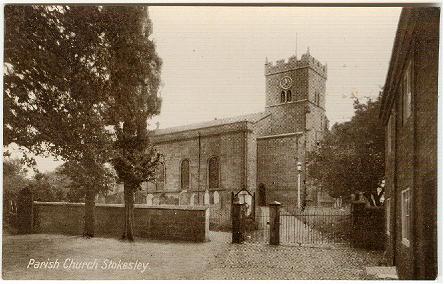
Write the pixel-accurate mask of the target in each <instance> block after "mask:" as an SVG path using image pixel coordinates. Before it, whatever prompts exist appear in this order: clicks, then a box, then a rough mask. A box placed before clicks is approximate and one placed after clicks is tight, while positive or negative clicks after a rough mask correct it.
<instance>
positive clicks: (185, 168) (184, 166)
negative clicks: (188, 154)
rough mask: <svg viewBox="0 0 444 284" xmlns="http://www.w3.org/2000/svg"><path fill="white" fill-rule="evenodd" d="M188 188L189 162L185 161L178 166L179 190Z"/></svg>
mask: <svg viewBox="0 0 444 284" xmlns="http://www.w3.org/2000/svg"><path fill="white" fill-rule="evenodd" d="M189 187H190V160H188V159H185V160H183V161H182V163H181V164H180V188H181V189H188V188H189Z"/></svg>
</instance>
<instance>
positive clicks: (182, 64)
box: [37, 7, 401, 171]
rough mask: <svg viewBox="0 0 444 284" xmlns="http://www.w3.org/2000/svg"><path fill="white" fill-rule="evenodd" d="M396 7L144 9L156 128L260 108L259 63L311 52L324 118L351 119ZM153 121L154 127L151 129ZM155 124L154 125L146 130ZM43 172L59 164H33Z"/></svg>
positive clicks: (389, 37) (368, 86)
mask: <svg viewBox="0 0 444 284" xmlns="http://www.w3.org/2000/svg"><path fill="white" fill-rule="evenodd" d="M400 11H401V8H385V7H384V8H382V7H379V8H356V7H354V8H330V7H329V8H319V7H317V8H305V7H293V8H288V7H267V8H263V7H150V10H149V13H150V17H151V19H152V21H153V39H154V40H155V42H156V45H157V51H158V53H159V55H160V57H161V58H162V60H163V68H162V82H163V87H162V89H161V92H162V97H163V103H162V109H161V114H160V116H159V117H157V118H156V119H155V120H154V121H159V122H160V127H161V128H165V127H170V126H177V125H182V124H187V123H193V122H199V121H204V120H212V119H214V118H215V117H217V118H222V117H229V116H235V115H240V114H248V113H253V112H259V111H263V110H264V106H265V94H264V91H265V78H264V63H265V57H268V59H269V60H272V61H275V60H278V59H286V58H288V57H290V56H292V55H293V54H294V53H295V49H296V34H297V53H298V57H300V56H301V54H303V53H305V51H306V49H307V46H309V47H310V53H311V55H313V56H314V57H315V58H317V59H318V60H320V61H321V62H322V63H324V64H325V63H327V64H328V79H327V99H326V110H327V116H328V118H329V120H330V122H331V124H330V125H332V124H333V123H335V122H341V121H345V120H348V119H350V118H351V116H352V115H353V107H352V100H351V99H350V96H351V94H352V93H355V94H356V95H357V96H358V97H364V96H370V97H375V96H377V95H378V92H379V90H380V87H382V85H383V84H384V81H385V77H386V74H387V69H388V64H389V60H390V56H391V50H392V46H393V40H394V36H395V31H396V28H397V23H398V18H399V14H400ZM154 121H153V123H154ZM152 126H153V125H152ZM37 163H38V168H39V169H40V170H42V171H49V170H53V169H54V168H55V167H56V166H58V165H59V164H60V162H55V161H53V160H52V159H48V158H38V159H37Z"/></svg>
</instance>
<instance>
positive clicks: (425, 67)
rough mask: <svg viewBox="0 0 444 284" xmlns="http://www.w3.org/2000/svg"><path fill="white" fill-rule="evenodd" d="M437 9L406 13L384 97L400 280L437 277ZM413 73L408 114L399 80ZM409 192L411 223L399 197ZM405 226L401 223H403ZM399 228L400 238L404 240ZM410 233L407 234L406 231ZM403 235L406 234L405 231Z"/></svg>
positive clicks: (392, 245)
mask: <svg viewBox="0 0 444 284" xmlns="http://www.w3.org/2000/svg"><path fill="white" fill-rule="evenodd" d="M438 46H439V9H437V8H404V9H403V11H402V13H401V17H400V22H399V26H398V31H397V37H396V40H395V45H394V48H393V54H392V59H391V63H390V68H389V74H388V76H387V80H386V85H385V89H384V93H383V99H382V108H381V116H382V118H383V120H384V123H385V125H386V163H385V165H386V199H388V200H389V202H386V220H388V221H386V222H388V223H386V226H387V227H388V228H387V229H388V232H387V234H386V235H387V245H386V257H387V260H388V262H389V263H390V264H394V265H396V267H397V270H398V274H399V277H400V278H401V279H435V278H436V276H437V230H436V228H437V222H436V213H437V189H436V187H437V114H438V112H437V102H438V95H437V94H438V54H439V48H438ZM409 62H410V64H411V65H410V66H411V68H412V71H411V74H412V80H411V82H412V83H411V86H412V92H411V94H412V95H411V104H410V105H411V107H410V110H411V114H410V116H409V117H408V118H407V117H406V116H405V115H403V114H404V113H406V112H405V106H406V105H408V104H407V103H406V100H405V99H403V97H404V98H405V93H406V92H405V91H404V89H403V88H405V84H403V81H402V80H403V78H405V74H406V73H407V72H408V70H409V69H408V66H409ZM407 188H409V189H410V190H411V197H410V199H411V209H410V210H409V211H408V214H409V216H410V217H409V219H408V220H409V222H407V221H405V220H406V219H403V216H405V213H403V211H402V204H403V203H404V204H405V202H403V194H402V191H403V190H405V189H407ZM403 220H404V221H403ZM403 226H405V227H404V236H406V238H407V240H408V241H406V240H405V238H404V239H403ZM408 228H409V229H410V230H407V229H408ZM405 230H407V231H405Z"/></svg>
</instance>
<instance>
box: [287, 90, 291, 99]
mask: <svg viewBox="0 0 444 284" xmlns="http://www.w3.org/2000/svg"><path fill="white" fill-rule="evenodd" d="M287 102H291V91H290V90H287Z"/></svg>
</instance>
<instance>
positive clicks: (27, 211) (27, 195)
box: [17, 187, 34, 234]
mask: <svg viewBox="0 0 444 284" xmlns="http://www.w3.org/2000/svg"><path fill="white" fill-rule="evenodd" d="M32 202H33V200H32V191H31V190H30V189H29V188H28V187H25V188H24V189H22V190H20V192H19V195H18V200H17V225H18V226H17V229H18V233H19V234H31V233H32V223H33V218H34V216H33V215H34V214H33V213H34V212H33V207H32V205H33V204H32Z"/></svg>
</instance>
